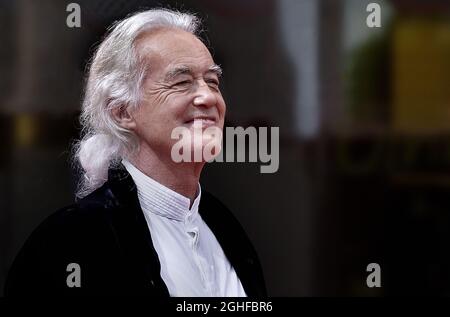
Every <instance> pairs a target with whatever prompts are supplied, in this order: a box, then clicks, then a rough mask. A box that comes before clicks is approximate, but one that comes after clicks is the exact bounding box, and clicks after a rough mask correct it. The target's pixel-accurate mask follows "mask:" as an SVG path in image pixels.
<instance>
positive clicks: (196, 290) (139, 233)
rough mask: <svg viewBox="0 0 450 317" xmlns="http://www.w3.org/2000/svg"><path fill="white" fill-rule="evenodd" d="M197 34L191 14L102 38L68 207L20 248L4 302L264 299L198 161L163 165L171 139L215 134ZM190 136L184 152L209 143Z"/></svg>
mask: <svg viewBox="0 0 450 317" xmlns="http://www.w3.org/2000/svg"><path fill="white" fill-rule="evenodd" d="M198 28H199V23H198V20H197V19H196V17H195V16H193V15H190V14H184V13H179V12H174V11H170V10H162V9H158V10H149V11H145V12H141V13H138V14H135V15H132V16H130V17H128V18H126V19H125V20H123V21H121V22H119V23H117V24H115V26H114V27H113V28H112V29H111V31H110V32H109V34H108V35H107V36H106V38H105V39H104V41H103V42H102V43H101V45H100V46H99V48H98V50H97V52H96V54H95V56H94V58H93V61H92V65H91V66H90V71H89V77H88V81H87V87H86V95H85V99H84V102H83V112H82V117H81V122H82V124H83V127H84V129H83V133H84V137H83V139H82V140H81V141H80V142H79V143H78V144H77V151H76V155H75V158H76V160H77V161H78V162H79V163H80V164H79V165H80V166H81V167H82V169H81V173H82V177H81V180H82V181H81V184H80V188H79V191H78V193H77V196H78V198H79V199H78V200H77V202H76V203H75V204H73V205H71V206H69V207H66V208H63V209H61V210H59V211H58V212H56V213H55V214H53V215H51V216H50V217H49V218H48V219H46V220H45V221H44V222H43V223H42V224H41V225H40V226H39V227H38V229H37V230H35V231H34V233H33V234H32V236H31V237H30V238H29V239H28V240H27V242H26V243H25V245H24V247H23V248H22V250H21V251H20V253H19V254H18V256H17V257H16V260H15V262H14V264H13V267H12V268H11V270H10V274H9V276H8V280H7V284H6V290H5V291H6V294H7V295H13V294H23V293H28V294H45V293H56V294H67V295H72V294H73V295H79V294H95V295H103V294H143V295H154V296H189V297H190V296H220V297H222V296H266V291H265V285H264V280H263V275H262V270H261V267H260V264H259V261H258V258H257V255H256V253H255V250H254V248H253V246H252V244H251V243H250V241H249V239H248V237H247V236H246V234H245V232H244V230H243V229H242V228H241V226H240V225H239V223H238V222H237V220H236V219H235V218H234V217H233V216H232V214H231V213H230V211H229V210H228V209H227V208H226V207H225V206H224V205H223V204H222V203H220V202H219V201H218V200H217V199H216V198H214V197H213V196H212V195H211V194H209V193H207V192H205V191H203V190H202V189H201V187H200V185H199V178H200V174H201V171H202V169H203V166H204V164H205V163H206V161H205V159H201V160H193V161H182V162H179V161H174V160H173V157H172V148H173V146H174V144H175V142H176V140H175V139H174V138H173V137H172V136H173V134H172V132H173V131H174V129H176V128H179V127H183V128H185V129H186V130H187V131H192V133H193V135H195V133H196V132H195V131H198V130H200V132H204V131H205V130H206V128H211V127H213V128H216V129H219V130H220V131H221V130H222V128H223V124H224V116H225V108H226V107H225V102H224V100H223V98H222V95H221V93H220V89H219V77H220V75H221V70H220V67H219V66H218V65H216V64H215V63H214V61H213V58H212V57H211V54H210V52H209V51H208V49H207V48H206V47H205V45H204V44H203V43H202V41H201V40H199V38H198V36H197V30H198ZM199 135H200V137H201V139H200V142H194V141H192V144H193V151H194V150H195V149H196V147H197V148H198V147H199V146H200V147H202V148H203V147H204V146H205V145H206V143H207V142H210V141H211V139H214V138H217V134H215V135H214V134H213V135H209V134H207V133H200V134H199ZM213 141H214V140H213ZM219 141H220V140H219ZM189 142H191V141H189ZM215 142H216V143H217V140H215ZM213 143H214V142H213ZM219 143H220V142H219ZM217 152H218V151H217V149H216V151H215V153H216V154H217Z"/></svg>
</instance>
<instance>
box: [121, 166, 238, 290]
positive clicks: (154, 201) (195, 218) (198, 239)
mask: <svg viewBox="0 0 450 317" xmlns="http://www.w3.org/2000/svg"><path fill="white" fill-rule="evenodd" d="M122 163H123V165H124V166H125V168H126V169H127V171H128V172H129V173H130V175H131V177H132V178H133V181H134V183H135V184H136V187H137V192H138V198H139V202H140V205H141V208H142V210H143V212H144V215H145V219H146V220H147V225H148V228H149V230H150V234H151V237H152V242H153V245H154V247H155V250H156V252H157V253H158V258H159V261H160V263H161V277H162V279H163V281H164V283H165V284H166V286H167V288H168V290H169V293H170V296H183V297H196V296H201V297H229V296H233V297H245V296H246V294H245V291H244V288H243V287H242V284H241V282H240V280H239V278H238V276H237V274H236V272H235V271H234V268H233V267H232V266H231V265H230V263H229V262H228V259H227V258H226V256H225V254H224V252H223V250H222V248H221V246H220V244H219V242H218V241H217V239H216V237H215V236H214V234H213V233H212V231H211V230H210V229H209V227H208V226H207V225H206V223H205V222H204V221H203V219H202V218H201V216H200V214H199V213H198V207H199V204H200V197H201V187H200V184H199V186H198V195H197V197H196V198H195V200H194V203H193V204H192V207H191V208H190V209H189V205H190V200H189V198H187V197H185V196H182V195H180V194H178V193H177V192H175V191H173V190H171V189H169V188H167V187H165V186H163V185H162V184H160V183H158V182H157V181H155V180H153V179H152V178H150V177H149V176H147V175H145V174H144V173H142V172H141V171H140V170H138V169H137V168H136V167H135V166H133V165H132V164H131V163H130V162H128V161H126V160H123V161H122Z"/></svg>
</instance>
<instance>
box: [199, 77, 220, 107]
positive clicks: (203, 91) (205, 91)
mask: <svg viewBox="0 0 450 317" xmlns="http://www.w3.org/2000/svg"><path fill="white" fill-rule="evenodd" d="M216 104H217V98H216V95H215V94H214V92H213V91H211V88H210V87H209V86H208V85H207V84H206V83H205V82H202V83H201V84H199V86H198V89H197V91H196V94H195V97H194V106H196V107H207V108H210V107H214V106H215V105H216Z"/></svg>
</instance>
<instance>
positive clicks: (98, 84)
mask: <svg viewBox="0 0 450 317" xmlns="http://www.w3.org/2000/svg"><path fill="white" fill-rule="evenodd" d="M199 25H200V22H199V19H198V18H197V17H196V16H195V15H192V14H189V13H181V12H178V11H172V10H168V9H151V10H148V11H144V12H139V13H135V14H133V15H131V16H128V17H127V18H125V19H124V20H121V21H118V22H117V23H115V24H113V25H112V26H111V27H110V28H109V30H108V33H107V36H106V37H105V39H104V40H103V42H102V43H101V44H100V46H99V47H98V49H97V50H96V52H95V54H94V56H93V59H92V62H91V65H90V68H89V74H88V78H87V82H86V90H85V96H84V100H83V107H82V112H81V116H80V121H81V126H82V139H81V140H80V141H78V142H77V143H76V144H75V147H74V149H75V153H74V161H75V162H76V163H79V165H78V166H79V167H81V168H80V172H81V179H80V182H79V185H78V189H77V193H76V196H77V198H82V197H84V196H86V195H88V194H89V193H91V192H92V191H94V190H95V189H97V188H98V187H100V186H101V185H103V183H105V182H106V180H107V178H108V169H109V167H111V166H114V165H117V164H118V163H119V162H120V161H121V159H122V158H124V157H127V156H128V155H129V154H131V153H132V152H133V151H135V150H137V142H136V138H135V136H134V135H133V133H132V132H131V131H129V130H127V129H124V128H122V127H120V126H119V125H118V124H117V122H116V121H115V120H114V118H113V116H112V110H113V109H115V108H120V107H138V106H139V103H140V90H141V84H142V80H143V77H144V73H145V71H147V70H148V69H150V71H151V65H146V64H145V63H144V61H143V60H141V58H139V56H138V54H137V52H136V45H135V44H136V43H135V42H136V39H137V38H138V36H139V35H140V34H142V33H143V32H145V31H148V30H151V29H156V28H161V27H168V28H177V29H181V30H184V31H187V32H190V33H192V34H194V35H198V32H199Z"/></svg>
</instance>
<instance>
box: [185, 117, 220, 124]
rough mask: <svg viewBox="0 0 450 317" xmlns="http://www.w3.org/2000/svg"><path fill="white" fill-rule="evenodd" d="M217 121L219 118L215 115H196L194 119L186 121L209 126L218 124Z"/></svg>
mask: <svg viewBox="0 0 450 317" xmlns="http://www.w3.org/2000/svg"><path fill="white" fill-rule="evenodd" d="M216 122H217V120H216V118H214V117H195V118H193V119H190V120H188V121H186V122H185V123H186V124H195V125H202V126H208V125H214V124H216Z"/></svg>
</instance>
